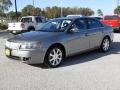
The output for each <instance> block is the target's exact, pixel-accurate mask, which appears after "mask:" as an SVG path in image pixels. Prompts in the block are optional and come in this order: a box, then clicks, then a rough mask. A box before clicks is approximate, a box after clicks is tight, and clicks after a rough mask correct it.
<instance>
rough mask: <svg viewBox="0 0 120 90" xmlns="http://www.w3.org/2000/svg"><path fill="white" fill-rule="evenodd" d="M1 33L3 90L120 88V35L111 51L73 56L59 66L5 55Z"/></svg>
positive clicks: (5, 35) (0, 87)
mask: <svg viewBox="0 0 120 90" xmlns="http://www.w3.org/2000/svg"><path fill="white" fill-rule="evenodd" d="M10 37H13V36H12V35H11V34H8V33H7V32H4V33H0V90H120V34H119V33H117V34H114V42H113V44H112V46H111V50H110V51H109V52H107V53H101V52H99V51H98V50H96V51H92V52H88V53H85V54H81V55H76V56H72V57H69V58H67V59H66V60H65V62H64V63H63V64H62V66H60V67H59V68H55V69H46V68H45V67H44V66H42V65H27V64H24V63H21V62H20V61H17V60H10V59H8V58H6V57H5V55H4V44H5V41H6V39H8V38H10Z"/></svg>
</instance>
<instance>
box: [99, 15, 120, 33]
mask: <svg viewBox="0 0 120 90" xmlns="http://www.w3.org/2000/svg"><path fill="white" fill-rule="evenodd" d="M101 22H103V23H105V24H107V25H109V26H111V27H113V29H114V31H120V16H119V15H106V16H104V17H103V19H102V20H101Z"/></svg>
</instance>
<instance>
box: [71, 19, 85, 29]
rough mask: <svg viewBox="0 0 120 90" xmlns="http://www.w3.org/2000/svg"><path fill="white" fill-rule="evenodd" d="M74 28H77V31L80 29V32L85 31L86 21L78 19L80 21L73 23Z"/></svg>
mask: <svg viewBox="0 0 120 90" xmlns="http://www.w3.org/2000/svg"><path fill="white" fill-rule="evenodd" d="M72 27H74V28H77V29H79V30H81V29H85V28H86V23H85V20H84V19H78V20H76V21H75V22H74V23H73V25H72Z"/></svg>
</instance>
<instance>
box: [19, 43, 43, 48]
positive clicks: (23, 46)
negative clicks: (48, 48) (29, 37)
mask: <svg viewBox="0 0 120 90" xmlns="http://www.w3.org/2000/svg"><path fill="white" fill-rule="evenodd" d="M37 48H41V43H40V42H39V43H24V44H22V45H21V46H20V49H37Z"/></svg>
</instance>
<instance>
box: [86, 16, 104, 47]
mask: <svg viewBox="0 0 120 90" xmlns="http://www.w3.org/2000/svg"><path fill="white" fill-rule="evenodd" d="M103 28H104V26H103V25H102V24H101V22H99V21H98V20H95V19H92V18H88V19H87V37H88V38H89V41H90V48H96V47H98V46H100V45H101V41H102V37H103V34H102V31H103Z"/></svg>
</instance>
